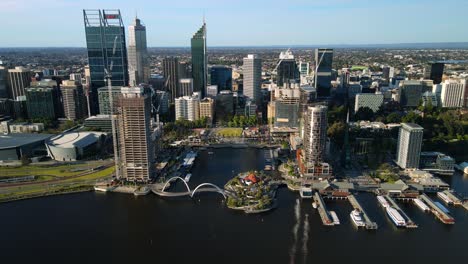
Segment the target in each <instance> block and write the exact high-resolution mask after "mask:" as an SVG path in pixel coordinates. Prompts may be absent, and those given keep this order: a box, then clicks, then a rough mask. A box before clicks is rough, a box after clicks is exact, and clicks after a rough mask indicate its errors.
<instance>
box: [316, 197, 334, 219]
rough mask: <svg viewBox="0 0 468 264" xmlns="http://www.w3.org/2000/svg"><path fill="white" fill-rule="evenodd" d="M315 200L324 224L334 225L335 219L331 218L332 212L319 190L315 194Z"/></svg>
mask: <svg viewBox="0 0 468 264" xmlns="http://www.w3.org/2000/svg"><path fill="white" fill-rule="evenodd" d="M314 200H315V202H316V203H317V205H318V207H317V209H318V211H319V214H320V218H321V219H322V223H323V225H325V226H333V225H334V223H333V219H331V217H330V214H329V213H328V211H327V207H326V206H325V202H324V201H323V199H322V196H320V194H319V193H318V192H316V193H315V194H314Z"/></svg>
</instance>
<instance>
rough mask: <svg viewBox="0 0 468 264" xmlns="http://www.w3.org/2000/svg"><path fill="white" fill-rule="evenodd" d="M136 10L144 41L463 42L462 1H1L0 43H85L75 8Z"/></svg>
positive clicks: (128, 16)
mask: <svg viewBox="0 0 468 264" xmlns="http://www.w3.org/2000/svg"><path fill="white" fill-rule="evenodd" d="M84 8H89V9H103V8H104V9H116V8H120V9H121V12H122V14H123V17H124V22H125V24H126V26H128V25H129V24H130V22H131V20H132V19H133V18H134V16H135V13H136V12H137V13H138V17H139V18H140V19H141V20H142V21H143V23H144V24H146V26H147V34H148V46H151V47H160V46H164V47H168V46H188V45H189V43H190V42H189V41H190V37H191V35H192V34H193V33H194V32H195V31H196V29H197V28H198V27H199V26H200V24H201V23H202V18H203V14H205V16H206V21H207V25H208V40H207V41H208V46H262V45H326V44H390V43H419V42H468V16H467V15H466V11H467V10H468V1H466V0H444V1H440V0H438V1H434V0H391V1H390V0H231V1H226V0H131V1H129V0H0V25H2V28H1V30H0V47H52V46H53V47H63V46H66V47H84V46H85V45H86V43H85V36H84V26H83V18H82V9H84Z"/></svg>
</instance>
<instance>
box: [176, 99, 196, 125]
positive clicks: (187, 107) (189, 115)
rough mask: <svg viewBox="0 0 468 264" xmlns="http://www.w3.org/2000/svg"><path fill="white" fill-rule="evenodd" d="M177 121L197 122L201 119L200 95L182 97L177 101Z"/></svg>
mask: <svg viewBox="0 0 468 264" xmlns="http://www.w3.org/2000/svg"><path fill="white" fill-rule="evenodd" d="M175 112H176V120H180V119H183V120H189V121H195V120H198V119H199V118H200V97H199V95H198V93H193V95H192V96H182V97H179V98H176V99H175Z"/></svg>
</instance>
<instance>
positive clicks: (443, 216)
mask: <svg viewBox="0 0 468 264" xmlns="http://www.w3.org/2000/svg"><path fill="white" fill-rule="evenodd" d="M419 198H420V199H421V200H422V201H424V202H425V203H426V204H427V205H429V207H430V208H431V212H432V213H433V214H434V215H435V216H436V217H437V218H439V220H440V221H441V222H442V223H444V224H447V225H453V224H455V219H453V217H452V216H450V215H449V214H447V213H446V212H444V211H443V210H442V209H440V208H439V207H438V206H437V205H436V204H435V203H434V201H432V199H431V198H429V196H427V195H426V194H424V193H423V194H421V195H419Z"/></svg>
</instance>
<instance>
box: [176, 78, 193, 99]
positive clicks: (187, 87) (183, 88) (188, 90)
mask: <svg viewBox="0 0 468 264" xmlns="http://www.w3.org/2000/svg"><path fill="white" fill-rule="evenodd" d="M193 92H194V90H193V79H192V78H184V79H180V81H179V88H178V90H177V95H178V97H181V96H190V95H192V94H193Z"/></svg>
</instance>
